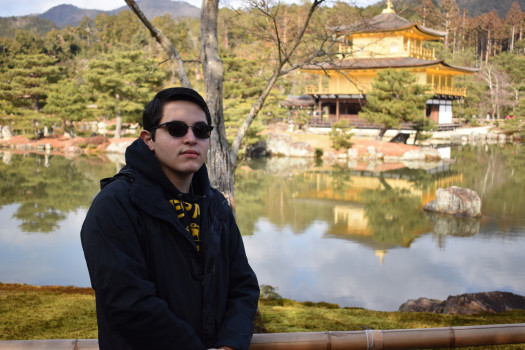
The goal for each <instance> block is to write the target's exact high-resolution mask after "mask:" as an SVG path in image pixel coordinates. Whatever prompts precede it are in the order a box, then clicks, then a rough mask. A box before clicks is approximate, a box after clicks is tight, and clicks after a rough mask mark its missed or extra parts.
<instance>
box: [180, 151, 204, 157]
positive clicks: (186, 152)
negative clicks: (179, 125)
mask: <svg viewBox="0 0 525 350" xmlns="http://www.w3.org/2000/svg"><path fill="white" fill-rule="evenodd" d="M181 154H184V155H189V156H192V155H193V156H198V155H200V153H199V152H198V151H196V150H193V149H188V150H186V151H183V152H181Z"/></svg>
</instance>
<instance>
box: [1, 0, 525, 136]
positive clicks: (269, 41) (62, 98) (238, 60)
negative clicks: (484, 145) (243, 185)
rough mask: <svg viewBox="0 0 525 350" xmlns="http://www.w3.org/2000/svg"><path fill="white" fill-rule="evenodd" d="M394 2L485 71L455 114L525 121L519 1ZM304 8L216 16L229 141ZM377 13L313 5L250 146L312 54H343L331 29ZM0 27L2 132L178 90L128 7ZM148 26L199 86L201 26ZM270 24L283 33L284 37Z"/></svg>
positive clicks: (30, 130) (158, 22)
mask: <svg viewBox="0 0 525 350" xmlns="http://www.w3.org/2000/svg"><path fill="white" fill-rule="evenodd" d="M150 1H153V0H150ZM394 4H395V6H396V12H397V13H398V14H399V15H400V16H403V17H405V18H407V19H409V20H412V21H415V22H418V23H420V24H421V25H423V26H425V27H429V28H434V29H439V30H442V31H445V32H446V33H447V35H446V38H445V40H444V42H440V43H430V44H429V46H430V47H431V48H434V49H435V50H436V54H437V55H438V56H439V58H442V59H445V60H446V62H447V63H450V64H452V65H458V66H465V67H477V68H479V72H478V73H477V74H476V75H475V76H471V77H467V78H465V79H463V80H462V81H461V84H463V85H465V86H466V87H468V89H469V90H468V98H467V99H466V100H464V101H461V103H460V104H459V105H458V107H459V108H455V113H456V115H455V117H457V118H463V119H465V120H469V121H471V122H475V121H476V119H475V116H477V117H479V116H486V115H487V114H491V115H494V116H496V117H500V118H503V117H505V115H506V114H513V115H517V116H519V117H525V115H524V114H525V112H524V108H523V105H524V103H525V100H524V94H525V40H524V37H523V36H524V33H523V31H524V29H525V28H524V13H523V9H522V8H521V7H520V5H519V4H518V2H514V3H512V5H511V6H509V8H508V9H506V11H504V12H505V16H499V15H498V13H497V12H496V11H491V12H489V13H486V14H483V15H480V16H475V17H472V16H471V15H470V14H469V13H467V12H465V11H461V10H460V9H459V6H458V3H457V2H456V0H441V1H440V4H439V5H436V4H435V2H434V1H432V0H417V1H416V0H414V1H412V4H411V5H410V6H407V3H404V2H402V1H400V2H395V3H394ZM307 6H308V3H305V4H302V5H284V4H281V5H280V7H268V8H267V10H268V11H269V12H268V13H271V14H272V16H273V17H269V16H267V14H264V13H263V12H262V11H261V9H260V8H259V9H257V8H251V9H246V10H242V11H241V10H238V11H234V10H232V9H227V8H223V9H221V10H220V12H219V28H218V34H219V38H218V40H219V49H220V54H221V57H222V59H223V62H224V65H225V70H226V75H225V81H224V98H225V100H224V107H225V121H226V128H227V134H228V137H229V138H230V140H231V138H233V136H234V135H235V133H236V130H237V129H238V127H239V125H240V124H241V123H242V121H243V120H244V119H245V118H246V116H247V113H248V111H249V110H250V108H251V106H252V104H253V103H254V102H255V100H256V99H257V98H258V96H259V95H260V93H261V91H262V90H263V89H264V88H265V84H266V82H267V81H268V80H269V79H270V76H271V75H272V73H273V69H274V68H273V67H274V62H275V60H276V59H278V58H279V53H278V52H279V51H277V50H276V47H278V46H277V45H280V47H281V48H282V49H283V51H281V52H286V49H287V45H291V44H290V43H291V42H292V39H293V38H294V36H295V35H296V34H297V32H298V23H300V20H301V19H302V18H304V16H305V11H306V8H307ZM382 8H383V7H382V6H379V5H374V6H370V7H368V8H366V9H360V8H356V7H352V6H350V5H348V4H346V3H343V2H337V3H335V4H333V5H330V6H325V7H321V8H320V9H318V10H317V11H316V12H315V13H314V16H313V17H312V22H311V23H310V26H309V28H308V30H307V32H306V34H305V37H304V39H303V41H302V42H301V44H300V45H299V47H298V49H297V51H296V54H294V56H292V57H291V58H290V60H289V62H288V63H287V67H288V68H289V70H290V73H288V74H286V75H283V76H282V77H280V78H279V79H278V80H277V84H276V85H275V86H274V87H273V89H272V92H271V95H270V97H269V98H268V99H267V100H266V104H265V108H264V110H263V111H261V113H259V117H257V119H256V122H255V123H254V124H252V126H251V127H250V129H249V132H248V135H247V136H248V137H246V138H245V142H246V141H247V142H253V141H255V140H256V138H257V137H256V133H257V131H258V130H260V128H262V127H263V126H264V124H265V123H270V122H272V121H279V120H286V118H287V113H288V111H287V110H286V109H284V108H280V107H279V101H282V100H284V99H285V98H286V96H287V95H301V94H303V93H304V89H303V88H304V85H305V84H307V83H311V81H310V80H312V79H313V78H312V77H309V76H308V75H307V74H304V73H299V72H298V70H297V68H299V67H300V65H299V63H301V62H307V61H308V60H307V58H308V57H310V56H312V55H313V54H314V53H315V55H313V56H312V57H314V58H312V59H310V60H309V61H308V62H316V61H317V62H320V61H323V60H327V59H330V57H331V54H334V53H336V47H337V42H333V41H332V40H333V39H332V36H331V33H330V32H329V30H328V28H333V27H336V26H341V25H345V26H348V25H353V24H355V23H357V22H359V21H362V20H364V19H366V18H370V17H372V16H374V15H376V14H378V13H380V12H381V10H382ZM272 20H274V22H273V24H272V25H271V21H272ZM41 21H42V20H41ZM0 23H1V24H2V38H0V125H6V124H8V125H10V126H11V129H12V130H13V131H14V132H15V133H23V134H26V135H29V136H33V137H34V136H35V135H36V134H37V131H39V130H41V129H42V128H43V127H44V126H53V127H54V129H55V131H57V132H58V131H62V132H64V131H68V132H70V133H71V135H73V136H74V135H75V134H78V133H81V132H82V131H81V130H74V129H73V128H72V125H74V122H75V121H79V120H104V119H106V120H111V119H114V118H116V117H117V116H119V117H121V118H122V120H123V121H125V122H126V121H127V122H138V121H140V117H141V108H142V106H143V104H144V102H145V101H147V100H148V99H150V98H151V97H152V96H153V94H154V93H155V92H156V91H158V90H159V89H160V88H161V87H165V86H171V85H179V81H178V78H177V77H176V76H175V73H174V72H175V67H174V64H173V63H172V62H171V61H170V60H169V59H168V56H167V54H166V53H165V51H164V50H163V49H162V48H161V47H160V46H159V45H158V44H157V43H156V42H155V41H154V40H153V39H152V38H151V36H150V34H149V33H148V32H147V30H146V29H145V27H144V25H143V24H142V23H141V22H140V21H139V20H138V19H137V17H136V16H135V15H134V14H133V13H132V12H131V11H129V10H124V11H122V12H120V13H118V14H117V15H108V14H107V13H101V14H99V15H98V16H96V18H94V19H90V18H88V17H84V18H83V19H82V20H81V21H80V22H79V24H78V25H77V26H68V27H66V28H62V29H60V28H57V27H54V26H52V25H50V24H49V23H50V22H48V21H43V22H35V23H40V26H41V28H40V30H39V31H38V33H37V32H36V31H35V30H34V28H33V27H32V26H30V25H29V26H28V25H27V22H24V21H22V20H20V19H14V18H10V19H2V22H0ZM4 23H7V25H6V26H7V27H8V28H10V29H9V30H6V29H5V28H4ZM153 24H154V25H155V26H156V27H158V28H159V29H161V30H162V32H163V33H165V34H166V35H167V36H168V38H169V40H170V41H171V43H172V44H173V45H174V46H175V47H176V48H177V49H178V50H179V52H180V55H181V56H182V59H183V60H184V61H185V62H186V63H185V64H186V68H187V71H188V74H189V78H190V80H191V81H192V83H193V85H194V86H195V87H196V88H197V89H200V90H201V91H202V87H203V80H202V79H203V72H202V69H201V66H200V63H199V60H200V45H201V43H200V26H199V19H197V18H182V19H174V18H173V17H172V16H170V15H163V16H159V17H155V18H154V19H153ZM274 28H277V29H278V30H279V33H280V37H279V41H278V42H277V40H276V37H275V35H274V34H273V32H272V29H274ZM42 33H43V34H42ZM86 133H90V131H89V132H88V131H86Z"/></svg>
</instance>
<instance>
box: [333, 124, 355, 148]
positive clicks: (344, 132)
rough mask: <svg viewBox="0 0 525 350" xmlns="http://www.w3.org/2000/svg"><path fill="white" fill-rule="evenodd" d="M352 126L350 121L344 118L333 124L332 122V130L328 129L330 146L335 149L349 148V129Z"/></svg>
mask: <svg viewBox="0 0 525 350" xmlns="http://www.w3.org/2000/svg"><path fill="white" fill-rule="evenodd" d="M351 130H352V127H351V126H350V122H349V121H348V120H346V119H342V120H340V121H338V122H336V123H334V124H332V131H330V140H331V141H332V147H333V148H335V149H336V150H339V149H341V148H346V149H348V148H350V147H352V142H351V141H350V139H351V138H352V134H351V133H350V131H351Z"/></svg>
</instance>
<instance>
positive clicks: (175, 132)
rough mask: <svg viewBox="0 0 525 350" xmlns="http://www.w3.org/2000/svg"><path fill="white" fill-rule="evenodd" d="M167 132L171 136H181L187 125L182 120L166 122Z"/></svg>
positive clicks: (184, 133)
mask: <svg viewBox="0 0 525 350" xmlns="http://www.w3.org/2000/svg"><path fill="white" fill-rule="evenodd" d="M166 127H167V128H168V132H169V134H170V135H171V136H173V137H183V136H184V135H186V133H187V132H188V126H187V125H186V124H185V123H182V122H177V121H175V122H171V123H169V124H166Z"/></svg>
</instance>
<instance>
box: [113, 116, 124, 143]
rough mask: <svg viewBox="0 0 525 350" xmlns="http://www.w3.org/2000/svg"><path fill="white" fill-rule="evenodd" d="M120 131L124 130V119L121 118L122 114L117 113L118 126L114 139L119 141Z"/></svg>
mask: <svg viewBox="0 0 525 350" xmlns="http://www.w3.org/2000/svg"><path fill="white" fill-rule="evenodd" d="M120 130H122V118H121V117H120V112H118V113H117V125H116V127H115V135H113V138H114V139H116V140H118V139H120Z"/></svg>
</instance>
